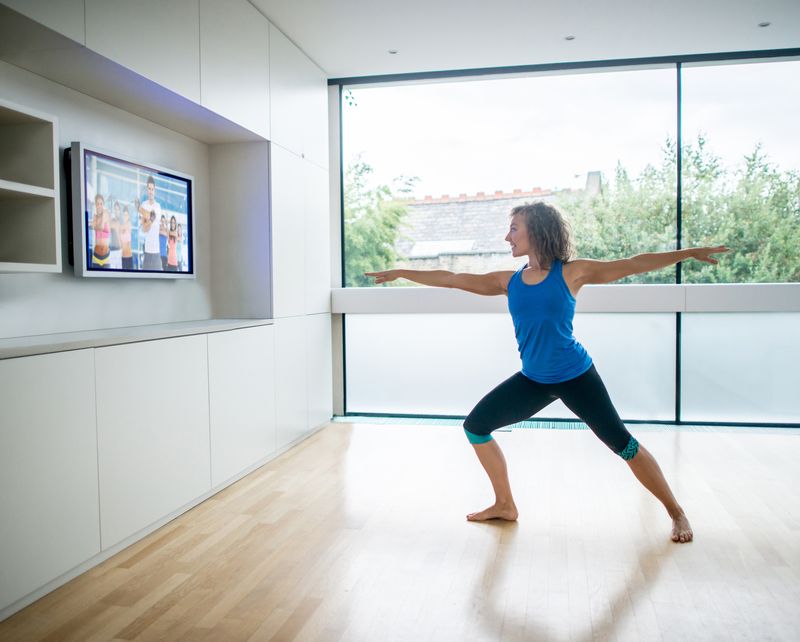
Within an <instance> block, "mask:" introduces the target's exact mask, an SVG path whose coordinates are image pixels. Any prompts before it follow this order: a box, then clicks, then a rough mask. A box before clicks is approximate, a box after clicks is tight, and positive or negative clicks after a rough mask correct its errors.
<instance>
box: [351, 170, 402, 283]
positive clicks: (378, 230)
mask: <svg viewBox="0 0 800 642" xmlns="http://www.w3.org/2000/svg"><path fill="white" fill-rule="evenodd" d="M372 172H373V169H372V167H371V166H370V165H368V164H367V163H366V162H364V161H363V160H362V159H361V158H360V157H359V158H357V159H356V160H355V161H354V162H353V163H352V164H351V165H350V166H349V167H347V169H346V171H345V176H344V253H345V254H344V256H345V265H344V274H345V286H346V287H365V286H369V285H373V280H372V279H371V278H369V277H366V276H364V272H376V271H379V270H388V269H391V268H392V267H393V266H394V264H395V262H396V261H397V260H398V259H403V258H405V257H402V256H400V254H399V253H398V251H397V249H396V244H397V240H398V239H399V238H400V235H401V233H402V228H403V225H404V221H405V216H406V210H407V206H406V204H405V203H404V202H403V200H402V197H406V198H407V197H408V195H409V194H410V193H411V191H412V190H413V186H414V183H415V182H416V181H417V180H418V179H417V178H416V177H405V176H401V177H399V178H398V179H395V181H394V185H393V186H392V187H390V186H388V185H379V186H377V187H375V188H371V187H370V186H369V177H370V174H372ZM395 283H396V282H393V283H391V284H388V285H394V284H395Z"/></svg>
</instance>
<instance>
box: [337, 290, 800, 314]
mask: <svg viewBox="0 0 800 642" xmlns="http://www.w3.org/2000/svg"><path fill="white" fill-rule="evenodd" d="M331 311H332V312H333V313H334V314H398V313H409V314H421V313H423V314H424V313H426V312H429V313H447V312H450V313H456V314H464V313H501V312H507V311H508V307H507V301H506V297H505V296H480V295H477V294H470V293H469V292H464V291H462V290H451V289H447V288H430V287H374V288H338V289H333V290H332V291H331ZM577 311H578V312H800V283H736V284H712V285H589V286H586V287H584V288H583V289H582V290H581V292H580V294H579V295H578V305H577Z"/></svg>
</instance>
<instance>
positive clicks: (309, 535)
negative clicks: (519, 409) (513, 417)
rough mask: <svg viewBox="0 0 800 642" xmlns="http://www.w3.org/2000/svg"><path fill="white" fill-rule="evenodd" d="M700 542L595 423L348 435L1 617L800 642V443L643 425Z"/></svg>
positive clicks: (177, 635) (97, 634)
mask: <svg viewBox="0 0 800 642" xmlns="http://www.w3.org/2000/svg"><path fill="white" fill-rule="evenodd" d="M632 432H633V433H634V434H635V435H636V436H637V437H638V438H639V439H640V441H641V442H642V443H644V444H645V445H646V446H647V447H648V449H649V450H650V451H651V452H652V453H653V454H654V455H655V456H656V458H657V459H658V461H659V463H660V464H661V467H662V469H663V470H664V473H665V475H666V477H667V479H668V480H669V481H670V483H671V484H672V487H673V490H674V492H675V494H676V496H677V497H678V499H679V501H680V502H681V503H682V504H683V506H684V508H685V510H686V512H687V514H688V516H689V518H690V519H691V522H692V526H693V527H694V530H695V541H694V542H693V543H691V544H687V545H679V544H674V543H672V542H671V541H670V540H669V528H670V522H669V519H668V518H667V516H666V513H665V512H664V511H663V509H662V508H661V506H660V504H658V503H657V502H656V500H655V499H653V498H652V497H651V496H649V495H648V494H647V492H646V491H645V490H644V489H643V488H642V487H640V486H639V485H638V482H636V480H635V478H634V477H633V475H632V474H631V473H630V471H629V470H628V468H627V466H625V464H624V463H622V461H621V460H619V459H618V458H616V457H615V456H613V455H612V454H611V453H609V452H608V450H607V449H606V448H605V447H604V446H603V445H602V444H601V443H600V442H599V441H597V440H596V439H595V438H594V436H593V435H592V434H591V433H590V432H589V431H585V430H517V431H513V432H504V433H496V435H497V439H498V442H499V443H500V444H501V446H502V447H503V449H504V451H505V453H506V457H507V460H508V464H509V470H510V475H511V480H512V486H513V488H514V492H515V497H516V500H517V504H518V506H519V509H520V518H519V521H518V522H517V523H513V524H508V523H496V522H495V523H484V524H476V523H468V522H466V521H465V518H464V517H465V515H466V513H468V512H471V511H473V510H476V509H480V508H484V507H485V506H486V505H487V504H489V503H490V502H491V500H492V496H491V489H490V486H489V484H488V481H487V479H486V478H485V476H484V473H483V470H482V469H481V468H480V465H479V463H478V461H477V459H476V458H475V456H474V453H473V452H472V449H471V448H470V447H469V445H468V444H467V442H466V439H465V438H464V436H463V433H462V431H461V429H460V428H458V427H454V426H431V425H386V424H384V425H369V424H344V423H334V424H331V425H330V426H328V427H327V428H325V429H324V430H322V431H320V432H319V433H317V434H316V435H314V436H313V437H311V438H310V439H308V440H307V441H305V442H303V443H302V444H301V445H299V446H298V447H296V448H294V449H293V450H291V451H289V452H288V453H285V454H284V455H283V456H281V457H279V458H277V459H275V460H274V461H272V462H270V463H269V464H267V465H265V466H263V467H262V468H260V469H259V470H257V471H255V472H254V473H252V474H250V475H248V476H247V477H246V478H244V479H242V480H240V481H239V482H237V483H235V484H233V485H231V486H230V487H228V488H226V489H225V490H224V491H222V492H220V493H218V494H217V495H215V496H214V497H212V498H210V499H208V500H207V501H205V502H203V503H202V504H201V505H199V506H197V507H196V508H194V509H192V510H190V511H188V512H187V513H185V514H183V515H181V516H180V517H178V518H177V519H175V520H173V521H172V522H170V523H169V524H167V525H165V526H164V527H162V528H161V529H159V530H158V531H156V532H154V533H152V534H151V535H150V536H148V537H146V538H144V539H143V540H141V541H139V542H137V543H136V544H134V545H133V546H131V547H129V548H127V549H126V550H124V551H122V552H120V553H119V554H117V555H116V556H114V557H113V558H111V559H109V560H107V561H105V562H104V563H102V564H100V565H99V566H97V567H95V568H93V569H91V570H90V571H88V572H86V573H84V574H83V575H81V576H80V577H77V578H75V579H74V580H73V581H71V582H69V583H68V584H66V585H64V586H62V587H61V588H59V589H57V590H56V591H54V592H52V593H50V594H49V595H47V596H45V597H43V598H42V599H40V600H39V601H37V602H35V603H34V604H32V605H30V606H29V607H27V608H26V609H24V610H22V611H20V612H19V613H17V614H15V615H14V616H12V617H10V618H9V619H7V620H6V621H4V622H0V641H9V642H12V641H13V642H28V641H34V640H47V641H59V642H61V641H63V640H79V641H81V642H86V641H89V640H99V641H102V642H106V641H109V640H191V641H197V642H201V641H214V642H218V641H228V640H230V641H238V640H303V641H314V640H316V641H321V642H335V641H337V640H343V641H347V642H349V641H359V640H364V641H370V642H373V641H379V642H384V641H386V642H392V641H397V642H401V641H402V642H408V641H414V642H416V641H421V640H436V641H439V640H442V641H449V640H453V641H458V642H461V641H469V640H508V641H512V640H514V641H516V640H519V641H539V640H541V641H554V642H566V641H575V642H595V641H621V642H627V641H636V640H642V641H650V640H663V641H665V642H671V641H673V640H688V641H691V642H695V641H701V642H702V641H709V642H711V641H717V640H719V641H725V642H728V641H739V640H740V641H757V642H763V641H765V640H780V641H784V640H785V641H790V640H798V639H800V637H799V635H800V634H798V631H800V607H799V606H798V605H799V604H800V500H798V489H800V466H798V465H797V462H798V461H800V431H798V430H778V429H763V430H760V431H758V430H752V429H694V430H693V429H685V428H673V427H669V428H649V427H640V428H637V426H633V427H632Z"/></svg>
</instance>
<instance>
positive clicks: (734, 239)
mask: <svg viewBox="0 0 800 642" xmlns="http://www.w3.org/2000/svg"><path fill="white" fill-rule="evenodd" d="M682 102H683V105H682V109H683V167H682V178H683V181H682V186H683V190H682V192H683V193H682V211H683V236H684V245H687V246H688V245H705V244H715V245H716V244H718V243H724V244H726V245H728V246H729V247H730V248H731V250H732V253H731V255H730V256H729V257H726V260H724V261H722V262H721V263H720V265H718V266H710V265H707V264H706V265H704V264H699V263H695V262H689V263H686V264H685V265H684V267H683V277H684V281H685V282H686V283H764V282H773V283H775V282H777V283H781V282H783V283H785V282H798V281H800V252H798V248H800V119H798V114H800V62H798V61H791V62H768V63H751V64H736V65H714V66H704V67H698V66H695V67H684V69H683V101H682Z"/></svg>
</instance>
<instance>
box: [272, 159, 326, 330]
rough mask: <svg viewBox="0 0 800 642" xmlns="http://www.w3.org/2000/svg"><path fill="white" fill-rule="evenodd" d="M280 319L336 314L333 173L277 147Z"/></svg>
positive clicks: (275, 237)
mask: <svg viewBox="0 0 800 642" xmlns="http://www.w3.org/2000/svg"><path fill="white" fill-rule="evenodd" d="M271 172H272V179H271V184H272V206H271V216H272V293H273V294H272V295H273V299H272V305H273V308H272V311H273V317H274V318H282V317H289V316H297V315H301V314H317V313H321V312H329V311H330V291H331V287H330V280H331V276H330V269H331V267H330V209H329V196H328V173H327V171H326V170H324V169H321V168H319V167H317V166H316V165H313V164H312V163H310V162H308V161H306V160H303V159H302V158H299V157H298V156H296V155H295V154H293V153H291V152H288V151H286V150H285V149H283V148H282V147H279V146H277V145H273V146H272V157H271Z"/></svg>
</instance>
